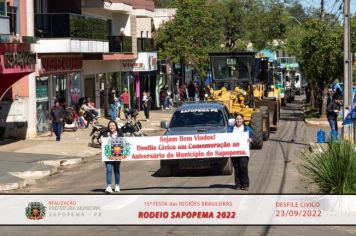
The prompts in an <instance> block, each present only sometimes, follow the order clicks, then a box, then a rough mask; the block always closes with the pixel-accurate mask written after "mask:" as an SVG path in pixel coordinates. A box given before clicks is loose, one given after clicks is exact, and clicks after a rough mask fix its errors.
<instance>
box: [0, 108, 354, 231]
mask: <svg viewBox="0 0 356 236" xmlns="http://www.w3.org/2000/svg"><path fill="white" fill-rule="evenodd" d="M281 119H282V120H281V122H280V125H279V128H278V131H277V132H274V133H273V134H272V135H271V138H270V140H269V141H268V142H265V143H264V147H263V149H262V150H253V151H252V157H251V161H250V164H249V171H250V172H249V175H250V181H251V188H250V192H249V194H251V193H272V194H273V193H306V192H307V190H306V187H307V184H305V183H303V182H302V181H301V180H300V177H299V174H298V172H297V170H296V164H297V159H298V155H299V153H300V151H301V150H302V149H303V148H305V147H307V144H308V143H309V142H311V141H313V140H314V139H315V136H316V135H315V134H316V130H317V127H313V126H307V125H306V124H305V123H304V122H303V115H302V110H301V102H300V101H296V102H294V103H293V104H288V105H287V107H285V108H283V109H282V114H281ZM154 134H155V133H151V135H154ZM156 134H159V133H156ZM158 171H159V162H156V161H140V162H124V163H122V166H121V173H122V180H121V181H122V182H121V187H122V193H128V194H129V193H144V194H147V193H180V194H184V193H221V194H223V193H237V194H245V193H246V192H242V191H236V190H234V189H232V184H233V177H232V175H231V176H214V175H212V174H211V173H209V172H204V171H200V172H198V173H192V172H188V171H184V172H181V173H179V175H178V176H174V177H159V175H158ZM104 187H105V168H104V166H103V164H102V163H101V160H100V157H99V156H96V157H93V158H92V159H91V160H90V161H89V162H87V163H85V164H80V165H77V166H71V167H67V168H66V169H62V170H61V171H60V172H59V173H57V174H55V175H54V176H51V177H48V178H47V179H45V180H43V181H40V182H39V184H37V185H35V186H30V187H26V188H23V189H20V190H17V191H15V192H17V193H19V192H21V193H89V194H93V193H97V194H102V193H103V190H104ZM256 214H258V213H257V212H256ZM24 233H25V234H26V235H38V234H43V235H45V234H49V233H50V234H51V235H78V236H79V235H108V234H116V235H191V234H194V235H264V236H265V235H296V236H297V235H298V236H299V235H320V236H321V235H352V234H354V233H356V227H355V228H354V227H335V226H320V227H304V226H303V227H297V226H294V227H287V226H286V227H276V226H273V227H272V226H271V227H269V226H239V227H236V226H234V227H233V226H162V227H157V226H125V227H120V226H110V227H109V226H88V227H87V226H80V227H35V226H31V227H17V228H16V232H14V231H13V227H1V228H0V235H22V234H24Z"/></svg>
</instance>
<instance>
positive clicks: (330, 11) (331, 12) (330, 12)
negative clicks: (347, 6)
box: [328, 0, 339, 14]
mask: <svg viewBox="0 0 356 236" xmlns="http://www.w3.org/2000/svg"><path fill="white" fill-rule="evenodd" d="M338 1H339V0H336V1H335V2H334V4H333V6H332V8H331V10H328V12H329V14H333V10H334V8H335V6H336V4H337V3H338Z"/></svg>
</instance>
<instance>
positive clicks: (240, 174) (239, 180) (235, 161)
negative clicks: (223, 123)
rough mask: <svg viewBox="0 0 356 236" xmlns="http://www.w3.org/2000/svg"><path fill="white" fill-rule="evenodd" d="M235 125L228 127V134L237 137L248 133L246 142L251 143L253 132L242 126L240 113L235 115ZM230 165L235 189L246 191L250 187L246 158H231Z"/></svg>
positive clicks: (242, 118) (242, 119)
mask: <svg viewBox="0 0 356 236" xmlns="http://www.w3.org/2000/svg"><path fill="white" fill-rule="evenodd" d="M234 117H235V122H236V123H235V125H234V126H232V127H229V130H228V132H229V133H236V134H237V135H239V134H241V133H243V132H248V133H249V139H248V142H250V143H251V142H252V139H253V131H252V129H251V128H250V127H249V126H248V125H245V124H244V122H243V121H244V117H243V114H241V113H235V114H234ZM231 161H232V165H233V166H234V174H235V175H234V177H235V188H236V189H241V190H245V191H248V190H249V186H250V181H249V177H248V162H249V157H248V156H239V157H231Z"/></svg>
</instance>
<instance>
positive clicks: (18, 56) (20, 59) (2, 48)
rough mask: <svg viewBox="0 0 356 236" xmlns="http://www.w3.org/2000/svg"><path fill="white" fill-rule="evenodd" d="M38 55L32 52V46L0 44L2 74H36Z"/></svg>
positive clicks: (0, 72)
mask: <svg viewBox="0 0 356 236" xmlns="http://www.w3.org/2000/svg"><path fill="white" fill-rule="evenodd" d="M35 65H36V54H35V53H33V52H30V44H7V43H6V44H0V74H23V73H31V72H34V70H35Z"/></svg>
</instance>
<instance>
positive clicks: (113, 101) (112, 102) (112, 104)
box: [108, 89, 118, 121]
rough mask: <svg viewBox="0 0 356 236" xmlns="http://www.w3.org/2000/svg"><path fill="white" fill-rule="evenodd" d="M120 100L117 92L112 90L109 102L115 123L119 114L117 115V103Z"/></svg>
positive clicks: (111, 115)
mask: <svg viewBox="0 0 356 236" xmlns="http://www.w3.org/2000/svg"><path fill="white" fill-rule="evenodd" d="M117 100H118V98H117V97H116V91H115V90H114V89H113V90H111V94H110V95H109V100H108V103H109V105H110V111H111V113H110V117H111V120H113V121H115V120H116V117H117V114H116V108H117V107H116V102H117Z"/></svg>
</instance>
